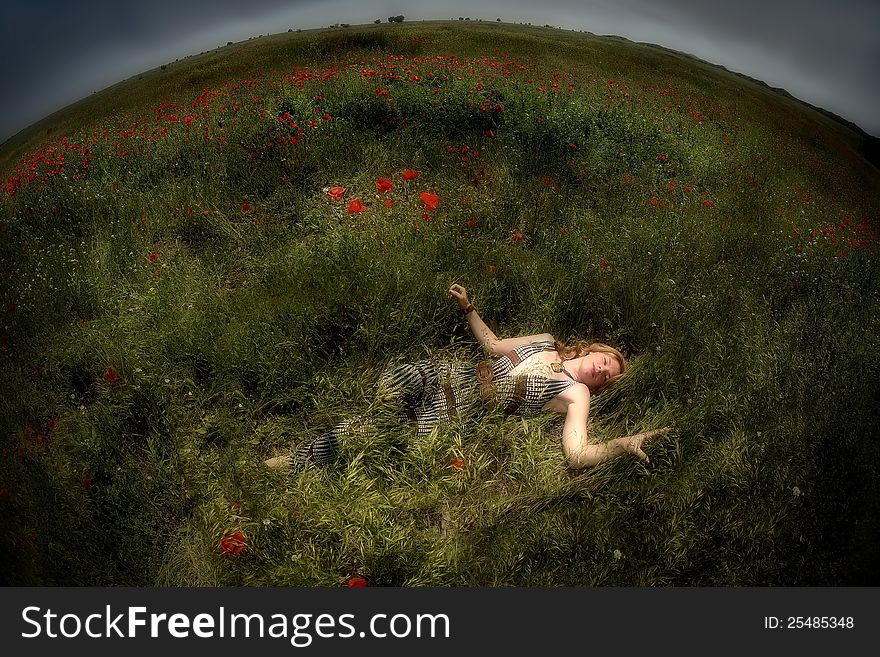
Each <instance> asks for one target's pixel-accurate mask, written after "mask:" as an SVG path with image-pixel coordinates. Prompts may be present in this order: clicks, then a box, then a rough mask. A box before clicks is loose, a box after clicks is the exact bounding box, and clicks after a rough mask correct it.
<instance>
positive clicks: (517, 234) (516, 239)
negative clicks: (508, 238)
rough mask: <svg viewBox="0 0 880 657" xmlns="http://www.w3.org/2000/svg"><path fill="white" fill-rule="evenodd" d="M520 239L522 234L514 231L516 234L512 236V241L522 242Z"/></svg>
mask: <svg viewBox="0 0 880 657" xmlns="http://www.w3.org/2000/svg"><path fill="white" fill-rule="evenodd" d="M522 238H523V234H522V233H521V232H519V231H516V232H515V233H514V234H513V241H514V242H519V241H520V240H522Z"/></svg>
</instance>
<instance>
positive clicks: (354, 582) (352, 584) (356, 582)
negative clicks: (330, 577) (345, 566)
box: [345, 575, 369, 589]
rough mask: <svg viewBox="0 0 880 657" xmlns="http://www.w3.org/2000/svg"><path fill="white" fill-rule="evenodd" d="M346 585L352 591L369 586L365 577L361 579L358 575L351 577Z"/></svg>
mask: <svg viewBox="0 0 880 657" xmlns="http://www.w3.org/2000/svg"><path fill="white" fill-rule="evenodd" d="M345 585H346V586H347V587H348V588H350V589H361V588H364V587H365V586H369V584H368V583H367V580H365V579H364V578H363V577H359V576H358V575H354V576H353V577H349V578H348V581H347V582H346V583H345Z"/></svg>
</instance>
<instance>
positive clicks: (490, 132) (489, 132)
mask: <svg viewBox="0 0 880 657" xmlns="http://www.w3.org/2000/svg"><path fill="white" fill-rule="evenodd" d="M483 134H484V135H485V136H486V137H488V138H489V139H495V133H494V132H493V131H492V130H491V129H490V130H486V132H484V133H483Z"/></svg>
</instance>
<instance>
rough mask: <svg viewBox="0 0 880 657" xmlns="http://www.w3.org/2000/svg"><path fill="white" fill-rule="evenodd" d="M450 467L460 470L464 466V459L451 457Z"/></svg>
mask: <svg viewBox="0 0 880 657" xmlns="http://www.w3.org/2000/svg"><path fill="white" fill-rule="evenodd" d="M452 467H453V468H455V469H456V470H461V469H462V468H463V467H464V461H462V460H461V459H459V458H454V459H452Z"/></svg>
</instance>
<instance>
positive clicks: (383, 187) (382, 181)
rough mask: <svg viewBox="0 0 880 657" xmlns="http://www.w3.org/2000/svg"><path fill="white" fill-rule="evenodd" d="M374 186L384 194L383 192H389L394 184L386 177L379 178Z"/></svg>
mask: <svg viewBox="0 0 880 657" xmlns="http://www.w3.org/2000/svg"><path fill="white" fill-rule="evenodd" d="M376 188H377V189H378V190H379V193H380V194H384V193H385V192H390V191H391V190H392V189H394V185H392V184H391V181H390V180H388V178H379V180H377V181H376Z"/></svg>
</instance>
